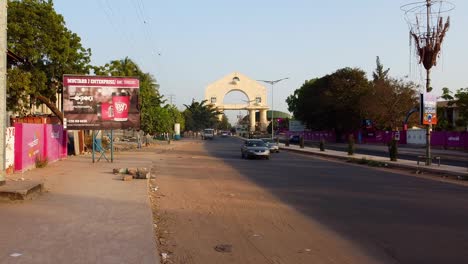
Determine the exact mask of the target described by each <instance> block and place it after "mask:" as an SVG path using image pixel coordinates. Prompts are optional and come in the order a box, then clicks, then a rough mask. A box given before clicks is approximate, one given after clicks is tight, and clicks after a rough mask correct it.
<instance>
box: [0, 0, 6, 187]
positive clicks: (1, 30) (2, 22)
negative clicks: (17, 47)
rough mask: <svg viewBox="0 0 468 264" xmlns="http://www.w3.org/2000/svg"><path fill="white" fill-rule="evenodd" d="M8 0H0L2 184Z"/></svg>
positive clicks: (0, 180) (1, 176) (1, 179)
mask: <svg viewBox="0 0 468 264" xmlns="http://www.w3.org/2000/svg"><path fill="white" fill-rule="evenodd" d="M6 73H7V0H0V185H4V184H5V174H6V165H5V161H6V157H5V156H6V152H5V147H6V142H5V141H6V135H5V134H6V115H7V112H6V88H7V87H6Z"/></svg>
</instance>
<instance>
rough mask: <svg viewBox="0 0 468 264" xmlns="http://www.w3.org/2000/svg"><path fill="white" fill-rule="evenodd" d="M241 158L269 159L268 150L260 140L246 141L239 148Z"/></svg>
mask: <svg viewBox="0 0 468 264" xmlns="http://www.w3.org/2000/svg"><path fill="white" fill-rule="evenodd" d="M241 157H242V158H243V159H245V158H265V159H270V149H269V148H268V146H267V145H266V144H265V142H263V140H261V139H248V140H246V141H245V142H244V144H243V145H242V147H241Z"/></svg>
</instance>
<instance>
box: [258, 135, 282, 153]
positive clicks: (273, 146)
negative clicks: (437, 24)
mask: <svg viewBox="0 0 468 264" xmlns="http://www.w3.org/2000/svg"><path fill="white" fill-rule="evenodd" d="M261 140H262V141H263V142H265V144H266V145H267V147H268V148H269V149H270V152H271V153H274V152H276V153H278V152H279V146H278V143H276V142H275V141H274V140H273V139H271V138H261Z"/></svg>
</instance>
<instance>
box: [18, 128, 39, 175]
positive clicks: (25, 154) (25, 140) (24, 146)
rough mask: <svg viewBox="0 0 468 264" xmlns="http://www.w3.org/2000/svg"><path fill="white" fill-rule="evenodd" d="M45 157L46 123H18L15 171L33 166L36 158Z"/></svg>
mask: <svg viewBox="0 0 468 264" xmlns="http://www.w3.org/2000/svg"><path fill="white" fill-rule="evenodd" d="M44 157H45V155H44V125H42V124H27V123H16V124H15V171H24V170H27V169H30V168H33V167H34V166H35V164H36V159H38V158H41V159H42V158H44Z"/></svg>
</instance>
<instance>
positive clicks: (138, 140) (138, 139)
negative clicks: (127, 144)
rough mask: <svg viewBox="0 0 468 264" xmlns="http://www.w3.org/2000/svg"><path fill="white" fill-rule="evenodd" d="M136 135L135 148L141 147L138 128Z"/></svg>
mask: <svg viewBox="0 0 468 264" xmlns="http://www.w3.org/2000/svg"><path fill="white" fill-rule="evenodd" d="M136 137H137V148H139V149H141V132H140V130H137V134H136Z"/></svg>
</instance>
